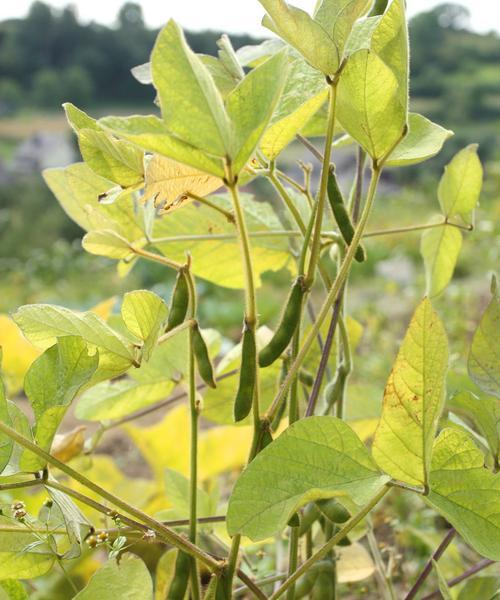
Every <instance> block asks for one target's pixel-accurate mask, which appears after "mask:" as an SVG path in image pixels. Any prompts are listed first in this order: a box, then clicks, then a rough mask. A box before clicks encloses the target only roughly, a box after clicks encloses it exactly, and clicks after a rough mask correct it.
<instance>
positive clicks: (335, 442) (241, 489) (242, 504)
mask: <svg viewBox="0 0 500 600" xmlns="http://www.w3.org/2000/svg"><path fill="white" fill-rule="evenodd" d="M386 481H387V478H386V477H385V476H384V475H382V474H381V473H380V472H379V471H378V469H377V467H376V465H375V463H374V462H373V460H372V458H371V457H370V454H369V453H368V450H367V449H366V448H365V446H364V445H363V443H362V442H361V440H360V439H359V438H358V436H357V435H356V434H355V433H354V432H353V431H352V429H351V428H350V427H349V426H348V425H347V424H346V423H344V422H343V421H341V420H339V419H337V418H335V417H310V418H307V419H302V420H300V421H297V422H296V423H294V424H293V425H291V426H290V427H289V428H288V429H286V430H285V431H284V433H282V434H281V435H280V436H279V437H278V438H277V439H276V440H275V441H274V442H273V443H272V444H270V445H269V446H267V447H266V448H265V449H264V450H263V451H262V452H260V453H259V454H258V455H257V457H256V458H255V459H254V460H253V461H252V462H251V463H250V464H249V465H248V467H247V468H246V469H245V471H244V472H243V473H242V474H241V475H240V477H239V479H238V481H237V482H236V485H235V487H234V489H233V493H232V495H231V498H230V500H229V508H228V514H227V528H228V532H229V535H236V534H238V533H240V534H242V535H246V536H248V537H249V538H251V539H252V540H254V541H257V540H262V539H265V538H266V537H269V536H271V535H273V534H275V533H277V532H278V531H281V530H282V529H283V528H284V527H285V526H286V524H287V522H288V520H289V519H290V517H291V516H292V515H293V514H294V513H295V512H296V511H297V510H298V509H299V508H300V507H301V506H303V505H304V504H306V503H307V502H311V501H313V500H318V499H320V498H333V497H338V496H346V495H347V496H349V497H350V498H351V499H352V500H353V501H354V502H355V503H357V504H364V503H366V502H368V500H369V499H370V498H371V497H373V495H374V494H375V493H376V492H377V491H378V490H379V489H380V488H381V487H382V486H383V485H384V484H385V482H386Z"/></svg>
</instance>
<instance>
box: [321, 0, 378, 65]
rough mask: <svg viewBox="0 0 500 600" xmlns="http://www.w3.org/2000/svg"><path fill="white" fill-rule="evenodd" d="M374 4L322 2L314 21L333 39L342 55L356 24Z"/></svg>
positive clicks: (349, 0)
mask: <svg viewBox="0 0 500 600" xmlns="http://www.w3.org/2000/svg"><path fill="white" fill-rule="evenodd" d="M371 4H372V2H371V0H368V1H367V0H322V1H321V2H320V3H319V5H318V8H317V10H316V11H315V13H314V20H315V21H316V22H317V23H319V24H320V25H321V26H322V27H323V29H325V31H326V32H327V33H328V34H329V35H330V36H331V37H332V39H333V41H334V42H335V45H336V46H337V48H338V51H339V54H340V55H342V54H343V51H344V46H345V44H346V41H347V38H348V37H349V34H350V33H351V30H352V27H353V25H354V23H355V22H356V21H357V20H358V19H359V18H360V17H361V16H363V15H364V14H365V13H366V11H367V10H368V9H369V8H370V5H371Z"/></svg>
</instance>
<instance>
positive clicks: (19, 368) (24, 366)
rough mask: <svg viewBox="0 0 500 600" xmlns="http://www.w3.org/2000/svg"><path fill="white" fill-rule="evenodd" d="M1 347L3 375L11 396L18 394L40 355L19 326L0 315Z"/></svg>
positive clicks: (5, 316)
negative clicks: (33, 363)
mask: <svg viewBox="0 0 500 600" xmlns="http://www.w3.org/2000/svg"><path fill="white" fill-rule="evenodd" d="M0 347H1V348H2V349H3V358H2V365H1V368H2V373H3V376H4V379H5V384H6V386H7V390H8V392H9V393H10V394H15V393H16V392H18V391H19V390H20V389H21V388H22V386H23V381H24V375H25V374H26V371H27V370H28V368H29V366H30V365H31V363H32V362H33V361H34V360H35V358H36V357H37V356H38V355H39V354H40V350H38V349H37V348H35V347H34V346H32V345H31V344H30V343H29V342H28V341H27V340H26V338H25V337H24V336H23V335H22V333H21V331H20V330H19V328H18V327H17V325H16V324H15V323H14V322H13V321H11V319H10V318H9V317H8V316H7V315H0Z"/></svg>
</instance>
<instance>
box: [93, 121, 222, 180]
mask: <svg viewBox="0 0 500 600" xmlns="http://www.w3.org/2000/svg"><path fill="white" fill-rule="evenodd" d="M99 123H100V124H101V125H102V126H103V128H104V129H106V130H107V131H110V132H111V133H114V134H115V135H117V136H118V137H121V138H123V139H126V140H129V141H131V142H133V143H134V144H136V145H137V146H139V147H140V148H143V149H144V150H148V151H149V152H154V153H155V154H161V155H162V156H166V157H168V158H172V159H173V160H176V161H178V162H181V163H184V164H186V165H191V166H192V167H195V168H196V169H199V170H200V171H204V172H205V173H210V174H211V175H216V176H218V177H224V167H223V164H222V160H221V159H220V158H217V157H215V156H211V155H210V154H206V153H205V152H203V151H202V150H199V149H197V148H195V147H193V146H191V145H190V144H188V143H187V142H185V141H183V140H181V139H179V138H177V137H175V136H174V135H172V134H171V133H170V132H169V130H168V129H167V127H166V125H165V123H164V122H163V121H161V120H160V119H159V118H158V117H156V116H154V115H147V116H142V115H141V116H132V117H105V118H104V119H101V120H100V121H99Z"/></svg>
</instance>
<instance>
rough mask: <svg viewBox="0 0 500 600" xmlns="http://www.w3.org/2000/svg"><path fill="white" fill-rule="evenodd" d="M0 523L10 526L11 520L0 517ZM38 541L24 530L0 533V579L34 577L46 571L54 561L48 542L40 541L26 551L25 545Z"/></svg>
mask: <svg viewBox="0 0 500 600" xmlns="http://www.w3.org/2000/svg"><path fill="white" fill-rule="evenodd" d="M0 524H1V525H6V526H10V527H12V520H11V519H7V518H6V517H0ZM37 541H39V539H38V538H37V536H35V535H34V534H32V533H30V532H29V530H28V529H26V532H21V533H19V532H15V533H9V534H5V533H3V534H2V535H0V581H4V580H5V579H34V578H36V577H40V576H41V575H43V574H44V573H47V571H49V570H50V569H51V567H52V566H53V564H54V562H55V556H54V553H53V552H52V551H51V549H50V548H49V546H48V544H46V543H41V544H37V545H36V546H35V547H31V549H30V550H28V551H26V550H25V549H26V547H27V546H30V545H31V544H34V543H35V542H37Z"/></svg>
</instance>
